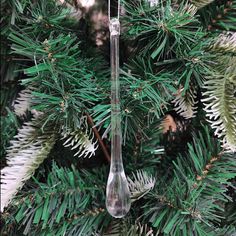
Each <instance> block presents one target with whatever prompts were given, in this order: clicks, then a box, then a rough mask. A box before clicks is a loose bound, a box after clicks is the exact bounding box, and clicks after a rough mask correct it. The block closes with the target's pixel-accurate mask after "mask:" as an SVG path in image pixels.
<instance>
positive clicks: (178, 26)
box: [123, 0, 203, 59]
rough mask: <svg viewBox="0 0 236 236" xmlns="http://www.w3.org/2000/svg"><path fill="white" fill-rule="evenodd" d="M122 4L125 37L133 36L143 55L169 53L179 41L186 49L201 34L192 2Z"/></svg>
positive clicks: (175, 47) (140, 1)
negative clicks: (151, 4)
mask: <svg viewBox="0 0 236 236" xmlns="http://www.w3.org/2000/svg"><path fill="white" fill-rule="evenodd" d="M124 7H125V11H126V14H125V15H124V16H123V25H124V29H125V33H124V34H123V35H124V38H125V39H128V40H132V41H133V46H134V47H135V48H136V49H137V51H139V52H140V51H141V52H142V56H143V55H150V56H151V58H153V59H160V58H166V57H169V56H170V55H171V54H173V52H175V51H176V50H177V49H178V48H181V45H182V44H184V49H185V50H186V49H189V48H190V46H191V45H192V44H194V43H195V42H196V40H197V39H199V37H202V35H203V34H202V32H201V27H200V24H199V22H198V20H197V19H196V18H195V13H196V11H197V8H196V7H195V6H193V5H190V4H189V5H188V4H184V3H181V4H180V5H178V7H176V5H175V4H174V3H172V2H171V1H159V3H158V4H157V5H155V6H150V4H149V3H147V1H144V0H138V1H135V2H133V1H125V2H124Z"/></svg>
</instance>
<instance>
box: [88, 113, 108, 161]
mask: <svg viewBox="0 0 236 236" xmlns="http://www.w3.org/2000/svg"><path fill="white" fill-rule="evenodd" d="M86 116H87V119H88V123H89V124H90V125H91V127H92V129H93V132H94V134H95V136H96V138H97V140H98V142H99V145H100V147H101V148H102V151H103V153H104V155H105V158H106V160H107V161H108V162H109V163H110V162H111V157H110V154H109V153H108V151H107V148H106V146H105V145H104V142H103V141H102V138H101V136H100V134H99V132H98V130H97V128H96V127H94V123H93V119H92V117H91V116H90V115H89V114H88V113H87V112H86Z"/></svg>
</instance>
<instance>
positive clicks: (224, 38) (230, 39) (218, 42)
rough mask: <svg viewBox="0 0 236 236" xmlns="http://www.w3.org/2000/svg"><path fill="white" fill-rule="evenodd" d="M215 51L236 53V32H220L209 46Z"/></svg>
mask: <svg viewBox="0 0 236 236" xmlns="http://www.w3.org/2000/svg"><path fill="white" fill-rule="evenodd" d="M209 49H210V50H212V51H214V52H221V53H224V54H225V53H232V54H233V55H235V54H236V33H233V32H228V33H225V34H220V35H219V36H218V37H217V38H216V39H215V40H214V41H213V42H212V45H210V47H209Z"/></svg>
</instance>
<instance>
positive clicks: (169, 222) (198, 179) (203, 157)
mask: <svg viewBox="0 0 236 236" xmlns="http://www.w3.org/2000/svg"><path fill="white" fill-rule="evenodd" d="M172 168H173V172H172V177H171V178H170V179H169V180H168V179H166V177H164V178H162V179H159V184H158V185H156V186H155V188H154V190H153V191H152V192H151V193H150V195H148V196H146V198H149V201H150V202H152V203H151V204H150V202H149V201H147V202H146V204H145V205H144V206H143V209H144V214H143V215H144V219H145V220H150V221H151V222H152V226H153V227H154V228H157V230H158V231H159V232H160V233H163V234H164V235H171V236H174V235H183V234H185V235H188V236H194V235H211V234H212V233H214V232H216V233H217V226H215V225H216V224H219V223H220V222H221V218H222V212H223V211H224V209H223V207H222V206H223V205H224V204H225V202H230V201H232V199H231V198H230V196H228V195H227V191H228V187H229V186H231V183H230V180H231V179H232V178H234V177H235V176H236V162H235V157H234V154H233V153H231V154H230V153H224V152H221V151H220V148H219V143H218V142H217V140H216V139H213V138H211V137H210V135H209V130H208V129H206V128H204V131H203V133H200V132H199V133H198V134H197V135H194V138H193V142H192V143H191V144H189V145H188V154H186V156H184V155H182V156H180V157H178V158H177V159H176V160H175V161H174V163H173V167H172Z"/></svg>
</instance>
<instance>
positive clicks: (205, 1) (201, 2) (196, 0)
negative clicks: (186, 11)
mask: <svg viewBox="0 0 236 236" xmlns="http://www.w3.org/2000/svg"><path fill="white" fill-rule="evenodd" d="M214 1H215V0H192V1H191V3H192V4H193V5H194V6H196V7H197V8H198V9H199V8H202V7H205V6H206V5H209V4H211V3H212V2H214Z"/></svg>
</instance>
